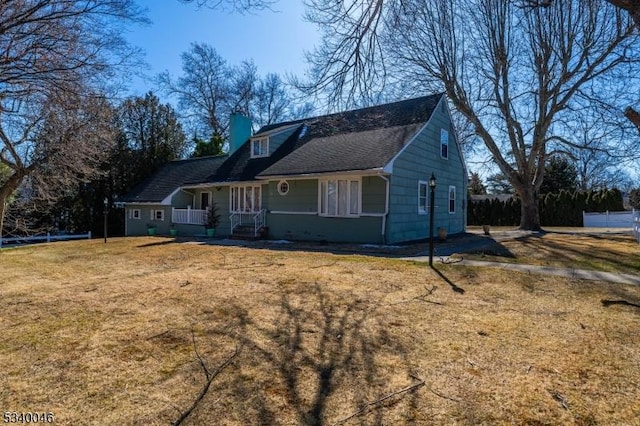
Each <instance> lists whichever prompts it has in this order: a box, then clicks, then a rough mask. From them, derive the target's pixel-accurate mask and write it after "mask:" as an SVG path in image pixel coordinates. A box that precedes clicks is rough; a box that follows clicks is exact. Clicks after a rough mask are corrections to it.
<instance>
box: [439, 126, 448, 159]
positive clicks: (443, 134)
mask: <svg viewBox="0 0 640 426" xmlns="http://www.w3.org/2000/svg"><path fill="white" fill-rule="evenodd" d="M440 157H442V158H449V132H447V131H446V130H445V129H440Z"/></svg>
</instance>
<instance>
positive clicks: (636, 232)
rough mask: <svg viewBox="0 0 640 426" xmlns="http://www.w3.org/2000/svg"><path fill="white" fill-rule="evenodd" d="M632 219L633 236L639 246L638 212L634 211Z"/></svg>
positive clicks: (639, 222)
mask: <svg viewBox="0 0 640 426" xmlns="http://www.w3.org/2000/svg"><path fill="white" fill-rule="evenodd" d="M634 213H635V214H634V217H633V235H634V236H635V237H636V241H638V244H640V211H638V212H636V211H634Z"/></svg>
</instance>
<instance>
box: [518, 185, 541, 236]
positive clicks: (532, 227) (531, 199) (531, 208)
mask: <svg viewBox="0 0 640 426" xmlns="http://www.w3.org/2000/svg"><path fill="white" fill-rule="evenodd" d="M517 192H518V195H519V196H520V227H519V228H520V229H522V230H525V231H540V230H541V229H542V228H541V227H540V209H539V207H538V197H537V194H536V193H535V191H534V189H533V188H517Z"/></svg>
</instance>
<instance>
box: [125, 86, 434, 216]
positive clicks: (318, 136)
mask: <svg viewBox="0 0 640 426" xmlns="http://www.w3.org/2000/svg"><path fill="white" fill-rule="evenodd" d="M443 96H444V94H442V93H438V94H435V95H430V96H424V97H420V98H415V99H409V100H404V101H399V102H393V103H389V104H384V105H378V106H373V107H368V108H361V109H356V110H352V111H346V112H340V113H336V114H329V115H324V116H319V117H312V118H306V119H302V120H295V121H288V122H284V123H278V124H271V125H267V126H264V127H262V128H261V129H260V130H259V131H258V132H257V133H256V134H255V135H254V136H253V137H254V138H255V137H260V136H273V135H275V134H278V133H280V132H283V131H285V130H293V132H292V133H291V135H290V136H289V137H288V138H287V139H286V140H285V141H284V142H283V143H282V145H280V146H279V147H278V149H276V150H275V152H273V153H272V154H271V155H270V156H268V157H261V158H251V143H250V140H247V141H246V142H245V143H244V144H243V145H242V146H241V147H240V148H239V149H238V150H237V151H236V152H234V153H232V154H231V155H223V156H217V157H204V158H195V159H189V160H181V161H172V162H170V163H168V164H166V165H165V166H163V167H162V168H161V169H160V170H159V171H158V172H157V173H156V174H154V175H153V176H152V177H150V178H149V179H147V180H146V181H145V182H143V183H142V184H140V185H139V186H138V187H137V188H136V189H134V190H133V191H132V192H131V193H129V194H127V196H126V197H124V198H123V199H122V201H125V202H131V203H136V202H137V203H145V202H146V203H153V202H160V201H162V200H164V199H165V198H166V197H167V196H168V195H170V194H171V193H172V192H173V191H175V190H176V189H177V188H180V187H184V186H189V185H191V186H194V185H197V184H207V183H211V184H215V183H225V182H226V183H231V182H242V181H253V180H256V179H260V178H268V177H273V176H293V175H307V174H318V173H333V172H347V171H364V170H375V169H382V168H383V167H384V166H385V165H387V164H388V163H389V161H391V159H392V158H393V157H394V156H395V155H396V154H397V153H398V152H400V150H401V149H402V148H403V147H404V146H405V145H406V144H407V143H408V142H409V141H410V140H411V138H412V137H413V136H415V135H416V133H418V131H419V130H420V129H421V128H422V126H424V125H425V124H426V123H427V121H428V120H429V118H430V117H431V115H432V114H433V112H434V110H435V108H436V106H437V105H438V103H439V102H440V101H441V99H442V98H443Z"/></svg>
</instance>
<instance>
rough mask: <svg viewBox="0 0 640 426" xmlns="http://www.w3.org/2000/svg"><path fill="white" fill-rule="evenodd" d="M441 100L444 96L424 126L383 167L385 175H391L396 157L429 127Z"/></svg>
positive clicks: (443, 97) (442, 97) (441, 96)
mask: <svg viewBox="0 0 640 426" xmlns="http://www.w3.org/2000/svg"><path fill="white" fill-rule="evenodd" d="M443 99H445V95H444V94H442V95H440V100H439V101H438V103H437V104H436V106H435V107H434V108H433V111H431V115H430V116H429V119H428V120H427V122H426V123H424V126H422V127H420V129H418V131H417V132H416V134H415V135H413V137H412V138H411V139H409V142H407V143H406V144H405V145H404V146H403V147H402V149H401V150H400V151H398V152H397V153H396V155H394V157H393V158H392V159H391V160H390V161H389V162H388V163H387V165H386V166H384V168H383V169H382V170H384V172H385V173H387V174H393V163H394V162H395V161H396V159H397V158H398V157H400V155H402V154H403V153H404V151H405V150H406V149H407V148H408V147H409V146H410V145H411V144H412V143H413V141H415V140H416V138H417V137H418V136H419V135H420V134H421V133H422V132H423V131H424V130H425V129H426V128H427V127H428V126H429V124H431V120H433V116H434V115H435V114H434V112H435V111H436V108H438V107H439V106H440V102H442V101H443ZM449 121H451V117H449Z"/></svg>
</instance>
